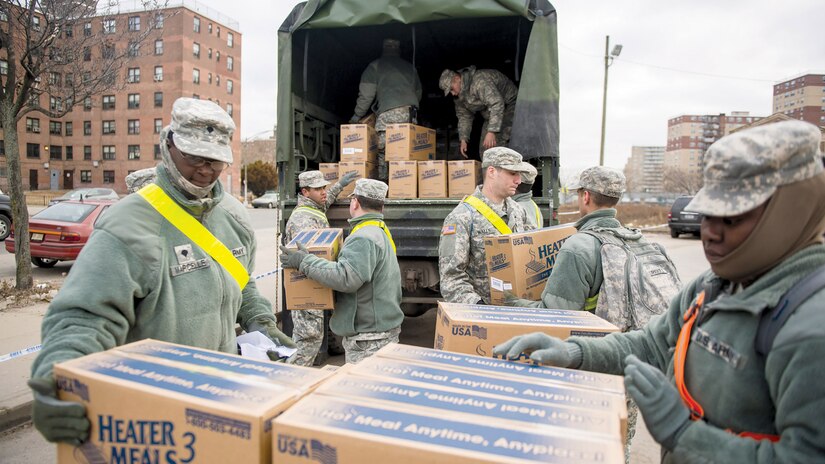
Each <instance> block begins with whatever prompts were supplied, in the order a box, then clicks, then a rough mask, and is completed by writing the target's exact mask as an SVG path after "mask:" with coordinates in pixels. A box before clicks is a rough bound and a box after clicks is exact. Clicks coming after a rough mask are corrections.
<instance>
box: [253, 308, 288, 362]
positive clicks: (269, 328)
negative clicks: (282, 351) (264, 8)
mask: <svg viewBox="0 0 825 464" xmlns="http://www.w3.org/2000/svg"><path fill="white" fill-rule="evenodd" d="M246 331H247V332H260V333H262V334H264V335H266V336H267V337H269V339H270V340H272V341H273V342H275V344H277V345H283V346H286V347H288V348H297V347H298V345H296V344H295V342H294V341H292V339H291V338H289V337H287V336H286V334H285V333H283V332H281V330H280V329H279V328H278V323H277V322H275V320H273V319H270V318H268V317H260V318H258V319H254V320H253V321H252V322H250V323H249V324H248V325H247V327H246ZM266 355H267V356H269V359H270V360H272V361H282V360H283V359H282V358H281V357H280V356H278V353H276V352H274V351H267V352H266Z"/></svg>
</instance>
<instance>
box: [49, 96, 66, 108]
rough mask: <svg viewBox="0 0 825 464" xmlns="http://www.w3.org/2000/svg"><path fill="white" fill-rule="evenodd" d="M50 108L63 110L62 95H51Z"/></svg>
mask: <svg viewBox="0 0 825 464" xmlns="http://www.w3.org/2000/svg"><path fill="white" fill-rule="evenodd" d="M49 109H51V110H52V111H63V100H62V99H61V98H60V97H49Z"/></svg>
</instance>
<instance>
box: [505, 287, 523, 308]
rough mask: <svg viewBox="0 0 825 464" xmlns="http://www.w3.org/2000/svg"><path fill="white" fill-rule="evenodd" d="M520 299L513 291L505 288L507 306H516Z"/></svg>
mask: <svg viewBox="0 0 825 464" xmlns="http://www.w3.org/2000/svg"><path fill="white" fill-rule="evenodd" d="M518 300H519V297H518V296H516V294H515V293H513V292H511V291H510V290H505V291H504V304H505V305H506V306H516V303H517V302H518Z"/></svg>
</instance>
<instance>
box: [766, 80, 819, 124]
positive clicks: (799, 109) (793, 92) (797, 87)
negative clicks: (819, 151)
mask: <svg viewBox="0 0 825 464" xmlns="http://www.w3.org/2000/svg"><path fill="white" fill-rule="evenodd" d="M773 112H774V113H782V114H784V115H786V116H789V117H791V118H793V119H799V120H801V121H807V122H809V123H811V124H815V125H817V126H819V127H825V74H805V75H803V76H799V77H796V78H793V79H790V80H787V81H784V82H780V83H779V84H776V85H774V86H773Z"/></svg>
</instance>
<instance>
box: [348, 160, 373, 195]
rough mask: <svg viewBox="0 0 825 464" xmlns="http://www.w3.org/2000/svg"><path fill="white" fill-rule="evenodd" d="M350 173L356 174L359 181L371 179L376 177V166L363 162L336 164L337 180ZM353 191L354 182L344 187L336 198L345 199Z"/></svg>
mask: <svg viewBox="0 0 825 464" xmlns="http://www.w3.org/2000/svg"><path fill="white" fill-rule="evenodd" d="M350 172H356V173H358V178H359V179H373V178H375V177H376V176H377V175H378V165H377V164H375V163H370V162H363V161H341V162H340V163H338V178H339V179H340V178H342V177H344V174H347V173H350ZM353 190H355V182H353V183H351V184H349V185H347V186H346V187H344V190H342V191H341V193H339V194H338V198H347V197H348V196H349V195H350V194H351V193H352V191H353Z"/></svg>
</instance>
